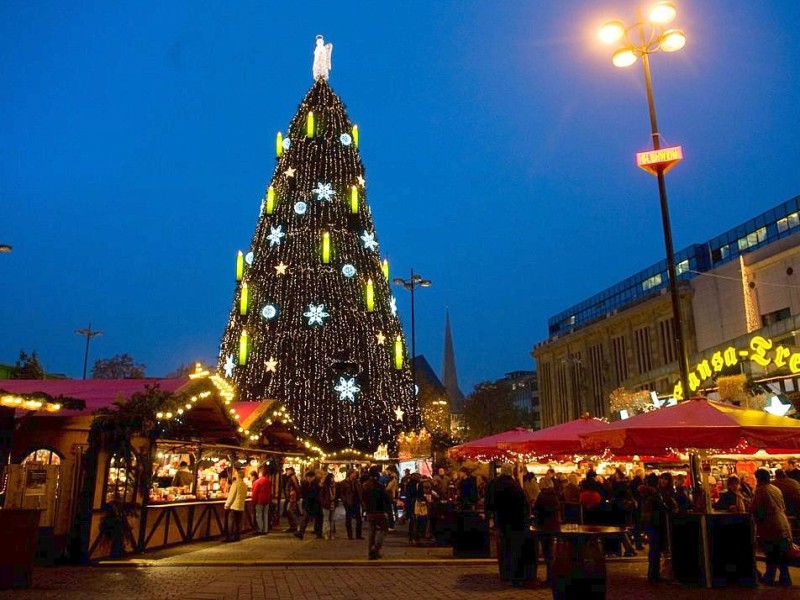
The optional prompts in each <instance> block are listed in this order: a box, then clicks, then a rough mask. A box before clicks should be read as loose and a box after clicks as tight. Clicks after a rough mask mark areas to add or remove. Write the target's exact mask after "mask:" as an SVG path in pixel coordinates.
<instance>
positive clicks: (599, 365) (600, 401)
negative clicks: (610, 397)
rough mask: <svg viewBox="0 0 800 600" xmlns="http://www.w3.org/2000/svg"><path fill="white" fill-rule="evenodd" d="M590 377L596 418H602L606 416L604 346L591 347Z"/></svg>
mask: <svg viewBox="0 0 800 600" xmlns="http://www.w3.org/2000/svg"><path fill="white" fill-rule="evenodd" d="M589 377H590V380H591V382H592V387H591V394H592V403H593V405H594V409H593V410H594V416H595V417H602V416H603V415H605V414H606V410H605V409H606V407H605V398H604V396H603V345H602V344H596V345H594V346H589Z"/></svg>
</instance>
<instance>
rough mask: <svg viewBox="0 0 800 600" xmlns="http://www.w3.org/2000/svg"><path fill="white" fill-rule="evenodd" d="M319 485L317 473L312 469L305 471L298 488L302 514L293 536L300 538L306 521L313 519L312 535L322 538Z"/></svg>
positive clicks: (304, 531) (306, 524) (303, 532)
mask: <svg viewBox="0 0 800 600" xmlns="http://www.w3.org/2000/svg"><path fill="white" fill-rule="evenodd" d="M319 494H320V485H319V480H318V479H317V474H316V473H315V472H314V471H306V477H305V479H304V480H303V485H302V487H301V488H300V495H301V496H302V498H303V516H302V517H301V518H300V523H299V525H298V530H297V531H295V533H294V537H296V538H297V539H298V540H302V539H303V536H304V535H305V533H306V527H307V526H308V522H309V521H311V520H312V519H313V521H314V535H315V536H317V539H320V540H321V539H322V503H321V502H320V498H319Z"/></svg>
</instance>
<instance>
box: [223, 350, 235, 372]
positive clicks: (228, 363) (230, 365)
mask: <svg viewBox="0 0 800 600" xmlns="http://www.w3.org/2000/svg"><path fill="white" fill-rule="evenodd" d="M235 366H236V364H235V363H234V362H233V354H228V356H227V357H226V358H225V364H224V365H223V367H222V368H223V369H225V377H233V369H234V367H235Z"/></svg>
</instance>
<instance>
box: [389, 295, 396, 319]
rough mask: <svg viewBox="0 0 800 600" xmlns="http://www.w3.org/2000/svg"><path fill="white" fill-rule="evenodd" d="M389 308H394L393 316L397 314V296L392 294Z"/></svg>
mask: <svg viewBox="0 0 800 600" xmlns="http://www.w3.org/2000/svg"><path fill="white" fill-rule="evenodd" d="M389 308H390V309H391V310H392V316H393V317H396V316H397V298H395V297H394V296H392V297H391V299H390V300H389Z"/></svg>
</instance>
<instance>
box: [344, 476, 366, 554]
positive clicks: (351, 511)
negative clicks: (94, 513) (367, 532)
mask: <svg viewBox="0 0 800 600" xmlns="http://www.w3.org/2000/svg"><path fill="white" fill-rule="evenodd" d="M361 492H362V490H361V482H360V481H359V479H358V472H357V471H356V470H355V469H351V470H350V471H349V472H348V473H347V479H345V480H344V481H343V482H342V483H341V484H340V487H339V495H340V496H341V499H342V504H344V515H345V516H344V526H345V529H347V539H348V540H352V539H353V519H355V521H356V539H358V540H361V539H364V538H363V537H362V536H361Z"/></svg>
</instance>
